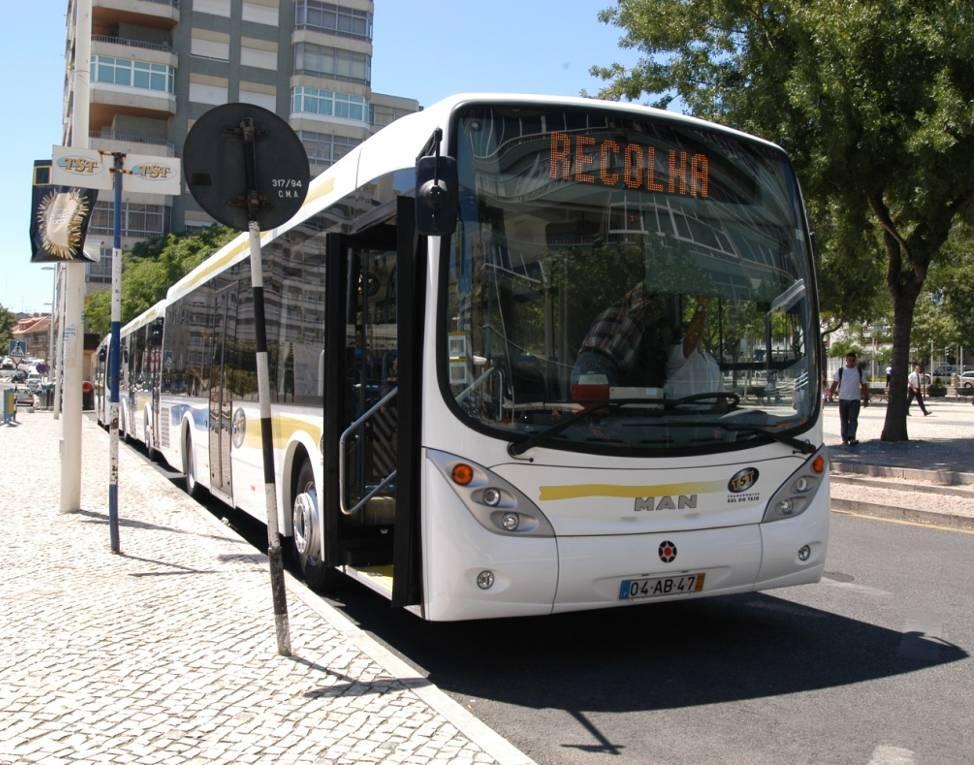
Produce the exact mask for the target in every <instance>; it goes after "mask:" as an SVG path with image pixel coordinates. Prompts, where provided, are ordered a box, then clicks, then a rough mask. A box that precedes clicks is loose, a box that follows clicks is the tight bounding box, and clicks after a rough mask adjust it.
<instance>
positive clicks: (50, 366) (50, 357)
mask: <svg viewBox="0 0 974 765" xmlns="http://www.w3.org/2000/svg"><path fill="white" fill-rule="evenodd" d="M44 270H45V271H47V270H50V271H53V272H54V277H53V278H52V279H51V284H52V286H51V314H50V316H49V317H48V322H47V382H48V385H50V383H51V380H53V379H54V314H55V313H56V312H57V280H58V273H59V270H58V267H57V265H56V264H55V265H53V266H47V267H46V268H45V269H44Z"/></svg>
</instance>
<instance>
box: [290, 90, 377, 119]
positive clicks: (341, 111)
mask: <svg viewBox="0 0 974 765" xmlns="http://www.w3.org/2000/svg"><path fill="white" fill-rule="evenodd" d="M368 110H369V105H368V102H367V101H366V100H365V99H364V98H362V97H361V96H353V95H351V94H349V93H335V92H333V91H330V90H319V89H318V88H305V87H300V88H292V89H291V111H292V112H293V113H300V114H321V115H323V116H326V117H341V118H342V119H347V120H355V121H356V122H365V121H366V118H367V114H368Z"/></svg>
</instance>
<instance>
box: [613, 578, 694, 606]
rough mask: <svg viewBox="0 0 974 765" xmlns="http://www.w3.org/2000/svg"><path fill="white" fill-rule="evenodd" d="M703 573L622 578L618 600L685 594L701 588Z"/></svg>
mask: <svg viewBox="0 0 974 765" xmlns="http://www.w3.org/2000/svg"><path fill="white" fill-rule="evenodd" d="M703 579H704V575H703V574H702V573H701V574H681V575H680V576H659V577H648V578H646V579H623V580H622V581H621V582H620V583H619V600H636V599H638V598H658V597H661V596H663V595H686V594H689V593H691V592H700V591H701V590H703Z"/></svg>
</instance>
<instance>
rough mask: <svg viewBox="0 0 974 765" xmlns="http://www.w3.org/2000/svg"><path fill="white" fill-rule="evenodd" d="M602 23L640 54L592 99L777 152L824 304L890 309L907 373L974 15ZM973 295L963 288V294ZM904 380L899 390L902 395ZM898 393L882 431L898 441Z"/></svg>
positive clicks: (828, 9) (716, 2)
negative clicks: (646, 98) (883, 304)
mask: <svg viewBox="0 0 974 765" xmlns="http://www.w3.org/2000/svg"><path fill="white" fill-rule="evenodd" d="M600 19H601V20H602V21H604V22H606V23H610V24H614V25H617V26H619V27H621V28H622V29H623V30H625V34H624V36H623V38H622V40H621V44H622V45H623V47H629V48H637V49H639V50H640V51H641V52H642V53H644V54H645V55H644V57H643V58H642V59H641V60H640V62H639V63H638V65H637V66H635V67H633V68H632V69H630V70H626V69H624V68H623V67H621V66H619V65H611V66H608V67H593V68H592V70H591V71H592V73H593V74H594V75H597V76H601V77H602V78H603V79H605V80H607V81H608V83H609V84H608V85H607V86H606V87H605V88H604V89H603V90H602V91H601V93H600V95H602V96H604V97H608V98H614V99H619V98H629V99H638V98H640V97H641V96H642V94H643V93H648V94H650V95H651V96H652V97H654V98H655V101H656V103H657V105H661V106H665V105H667V104H668V103H669V102H670V101H671V100H672V99H673V98H674V97H677V96H678V97H679V98H680V99H681V100H682V101H683V102H685V103H686V104H687V106H688V107H689V109H690V111H691V112H693V113H695V114H697V115H699V116H701V117H705V118H709V119H714V120H716V121H719V122H723V123H725V124H729V125H732V126H734V127H738V128H741V129H743V130H746V131H748V132H751V133H756V134H758V135H761V136H764V137H766V138H769V139H771V140H773V141H776V142H777V143H779V144H780V145H782V146H783V147H784V148H785V149H786V150H787V151H788V152H789V154H790V155H791V156H792V158H793V161H794V163H795V166H796V170H797V172H798V176H799V178H801V180H802V183H803V186H804V188H805V193H806V197H807V199H808V202H809V209H810V214H811V215H812V220H813V224H814V225H813V228H815V229H816V232H817V237H816V238H817V240H818V251H819V257H820V266H821V275H822V287H823V290H822V293H823V294H822V305H823V307H824V308H825V309H827V310H828V311H831V312H833V313H834V315H836V316H838V317H839V318H841V319H843V320H844V321H847V322H854V321H861V320H862V319H863V318H865V317H866V316H868V311H870V310H872V309H873V304H872V300H873V299H875V300H877V301H878V300H879V298H878V295H877V294H876V293H877V290H876V289H874V288H878V287H879V286H880V284H881V281H880V275H881V274H883V281H885V283H886V286H887V288H888V290H889V295H890V300H891V303H892V308H893V312H894V320H893V322H892V326H893V332H894V334H893V344H894V352H893V355H894V369H905V363H906V359H907V355H908V353H909V347H910V340H911V338H910V332H911V329H912V324H913V314H914V304H915V301H916V300H917V297H918V296H919V295H920V293H921V292H922V290H923V286H924V281H925V279H926V277H927V272H928V270H929V268H930V266H931V264H933V263H935V262H936V261H937V259H938V258H939V257H940V256H941V251H942V249H943V248H944V245H945V243H946V242H947V238H948V235H949V234H950V232H951V229H952V228H953V227H954V226H955V225H956V224H957V222H958V221H959V220H960V218H961V217H962V216H963V215H964V214H965V213H967V212H969V211H970V210H971V207H972V200H974V173H971V172H970V167H971V164H972V161H974V77H971V76H970V67H971V61H972V60H974V14H972V13H971V12H970V3H969V2H963V1H962V0H931V1H930V2H926V3H916V2H914V0H861V1H860V2H855V3H850V2H847V0H772V1H771V2H764V0H620V1H619V3H618V4H617V5H615V6H613V7H612V8H608V9H606V10H604V11H602V12H601V13H600ZM972 294H974V293H972ZM901 388H902V389H903V390H901ZM905 403H906V395H905V386H896V387H895V388H894V391H893V395H892V396H891V401H890V408H889V409H888V411H887V421H886V429H885V430H884V436H883V437H884V438H887V439H889V440H900V439H902V438H905V437H906V430H905V415H906V406H905Z"/></svg>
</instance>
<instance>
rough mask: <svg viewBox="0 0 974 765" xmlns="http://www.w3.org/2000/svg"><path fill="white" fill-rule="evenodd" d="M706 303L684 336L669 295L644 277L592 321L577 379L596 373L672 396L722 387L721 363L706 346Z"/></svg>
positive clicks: (604, 379) (610, 382)
mask: <svg viewBox="0 0 974 765" xmlns="http://www.w3.org/2000/svg"><path fill="white" fill-rule="evenodd" d="M706 307H707V302H706V301H703V300H701V301H699V302H698V305H697V309H696V312H695V313H694V316H693V318H692V319H691V321H690V323H689V325H688V327H687V330H686V332H685V334H684V338H683V340H682V341H680V340H679V339H678V335H677V333H676V331H675V330H674V327H673V322H672V321H671V319H670V315H669V312H668V310H667V305H666V301H665V300H664V299H663V298H662V297H661V296H660V295H659V294H656V293H651V292H650V291H649V290H647V289H646V287H645V285H644V284H643V283H642V282H640V283H639V284H637V285H636V286H635V287H633V288H632V289H631V290H630V291H629V292H627V293H626V295H625V296H624V297H623V299H622V300H621V301H620V302H618V303H616V304H614V305H612V306H610V307H609V308H607V309H606V310H605V311H603V312H602V313H601V314H599V316H598V317H597V318H596V319H595V321H594V322H593V323H592V326H591V327H590V328H589V331H588V334H586V336H585V339H584V340H582V345H581V348H579V351H578V356H577V357H576V360H575V365H574V368H573V370H572V382H573V383H577V382H579V380H580V379H581V378H582V376H586V377H588V378H589V379H591V377H592V376H595V377H596V378H598V379H599V382H602V383H603V384H607V385H609V386H623V387H646V388H662V389H663V391H664V394H665V395H666V396H667V397H669V398H679V397H682V396H689V395H691V394H694V393H709V392H713V391H718V390H720V387H721V382H720V368H719V366H718V364H717V361H716V360H715V359H714V357H713V356H711V355H710V354H709V353H707V352H706V351H705V350H703V347H702V339H703V331H704V328H705V326H706Z"/></svg>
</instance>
